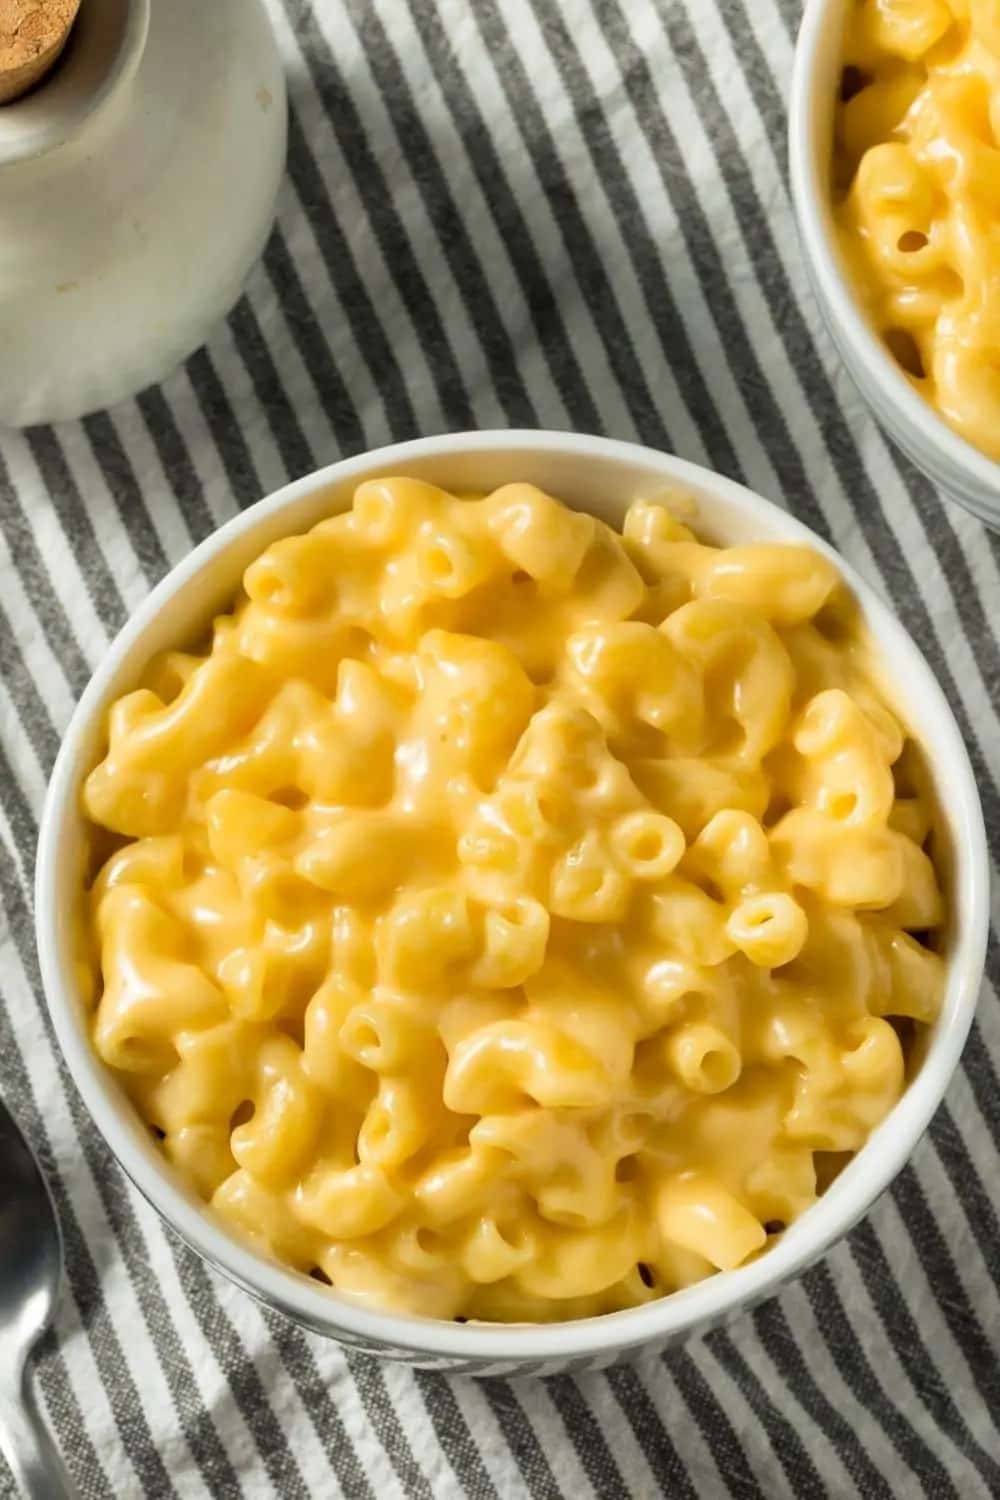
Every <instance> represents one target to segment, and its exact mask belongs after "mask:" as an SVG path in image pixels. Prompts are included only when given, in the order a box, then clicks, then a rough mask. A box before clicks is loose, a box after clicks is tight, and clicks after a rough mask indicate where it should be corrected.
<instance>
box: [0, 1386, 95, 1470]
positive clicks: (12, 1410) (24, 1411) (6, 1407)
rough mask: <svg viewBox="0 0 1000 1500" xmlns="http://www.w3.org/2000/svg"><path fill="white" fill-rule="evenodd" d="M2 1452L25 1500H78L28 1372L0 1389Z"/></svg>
mask: <svg viewBox="0 0 1000 1500" xmlns="http://www.w3.org/2000/svg"><path fill="white" fill-rule="evenodd" d="M0 1449H2V1451H3V1455H4V1457H5V1458H6V1460H7V1462H8V1464H9V1465H10V1467H11V1470H12V1471H13V1474H14V1478H15V1479H16V1480H17V1482H18V1484H19V1485H20V1487H21V1490H22V1492H23V1494H24V1496H25V1500H75V1496H76V1490H75V1488H74V1487H73V1484H72V1481H71V1480H70V1477H69V1475H68V1474H67V1472H66V1466H65V1465H64V1463H63V1461H62V1459H61V1457H60V1456H59V1450H58V1448H57V1447H56V1445H55V1443H54V1442H53V1441H52V1439H51V1437H50V1436H49V1430H48V1428H47V1427H46V1425H45V1421H44V1419H43V1417H42V1414H41V1412H40V1411H39V1409H38V1402H37V1401H36V1399H35V1392H34V1390H33V1388H32V1384H31V1381H30V1379H29V1377H28V1373H27V1370H25V1371H24V1372H23V1373H22V1375H21V1379H20V1381H17V1380H15V1381H14V1382H12V1384H11V1385H8V1384H7V1382H6V1381H4V1382H3V1384H2V1385H0Z"/></svg>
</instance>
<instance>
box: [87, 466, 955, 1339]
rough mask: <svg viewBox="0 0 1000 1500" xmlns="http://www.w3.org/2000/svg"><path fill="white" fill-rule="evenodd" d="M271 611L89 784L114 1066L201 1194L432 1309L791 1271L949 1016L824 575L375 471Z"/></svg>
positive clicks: (405, 1303)
mask: <svg viewBox="0 0 1000 1500" xmlns="http://www.w3.org/2000/svg"><path fill="white" fill-rule="evenodd" d="M244 582H245V595H243V596H242V597H241V598H240V599H239V600H238V601H237V602H236V604H235V606H234V609H233V611H232V613H230V614H228V615H225V616H223V617H222V618H221V619H219V620H217V621H216V623H215V627H214V631H213V636H212V640H211V643H210V644H209V645H208V646H207V647H205V649H203V650H199V651H195V652H191V653H189V652H182V651H178V652H173V653H170V654H168V655H167V656H165V657H163V658H161V659H160V660H158V661H157V662H155V663H154V664H153V665H152V666H151V668H150V670H149V672H148V674H147V677H146V680H145V682H144V684H143V686H142V687H140V688H139V689H138V690H137V691H136V692H133V693H131V694H129V695H127V696H126V697H124V698H122V699H121V700H120V701H119V702H117V703H116V704H115V705H114V707H113V708H112V710H111V714H110V718H109V747H108V750H107V754H106V756H105V758H104V759H103V760H102V761H101V763H100V764H99V765H98V766H97V767H96V768H95V769H94V771H93V772H92V773H91V775H90V777H89V778H88V780H87V783H86V787H85V793H84V802H85V808H86V811H87V813H88V815H89V817H90V818H91V819H92V820H93V822H94V823H95V824H96V825H99V826H100V828H101V829H104V830H108V831H110V835H111V836H112V837H111V841H110V844H109V845H108V846H107V847H105V848H104V849H103V850H102V856H101V857H102V858H103V860H104V862H103V865H102V867H101V868H100V870H99V873H98V874H97V875H96V878H95V879H94V881H93V884H92V889H91V891H90V894H89V897H88V900H89V903H90V906H89V910H90V912H91V915H92V931H93V934H94V937H95V972H97V973H98V974H99V981H98V983H97V985H96V993H95V999H94V1010H93V1038H94V1045H95V1046H96V1048H97V1050H98V1052H99V1053H100V1055H101V1056H102V1057H103V1058H104V1059H105V1061H106V1062H107V1063H108V1064H109V1065H110V1066H111V1067H112V1068H113V1069H115V1070H116V1072H117V1074H118V1076H119V1078H120V1079H121V1081H122V1082H123V1084H124V1086H125V1088H126V1089H127V1090H128V1092H129V1094H130V1095H131V1097H132V1099H133V1101H134V1103H135V1105H136V1107H137V1109H138V1110H139V1111H140V1113H141V1114H142V1116H143V1118H144V1119H145V1120H146V1121H147V1122H148V1123H149V1125H150V1127H151V1128H152V1129H153V1131H154V1132H155V1133H156V1135H157V1136H158V1137H159V1138H161V1140H162V1146H163V1150H164V1151H165V1152H166V1154H167V1156H168V1157H169V1158H170V1160H171V1161H172V1162H173V1163H174V1164H175V1166H176V1167H177V1168H179V1169H180V1171H181V1172H183V1173H184V1174H186V1176H187V1177H188V1179H189V1180H190V1181H191V1182H192V1183H193V1184H194V1186H195V1187H196V1188H197V1190H198V1191H199V1192H200V1193H201V1194H202V1195H203V1196H204V1197H205V1198H206V1199H208V1200H210V1202H211V1203H212V1205H213V1207H214V1209H215V1210H216V1212H217V1213H219V1214H220V1215H222V1216H223V1217H224V1219H225V1220H227V1221H228V1222H229V1223H230V1224H231V1225H232V1226H233V1227H234V1228H235V1229H237V1230H238V1231H240V1232H243V1233H245V1234H247V1235H249V1236H251V1237H252V1238H253V1239H254V1240H255V1241H256V1242H257V1243H258V1244H259V1245H260V1246H261V1247H262V1248H263V1249H264V1250H266V1251H267V1252H269V1253H271V1254H273V1255H274V1256H276V1257H277V1258H279V1259H280V1260H282V1261H284V1262H286V1263H287V1264H289V1265H291V1266H293V1267H295V1268H298V1269H299V1270H301V1271H304V1272H309V1273H312V1274H313V1275H315V1276H317V1277H318V1278H319V1279H321V1280H324V1281H328V1282H330V1283H331V1284H332V1285H333V1286H334V1287H335V1288H337V1289H338V1291H340V1292H341V1293H344V1294H346V1295H350V1296H353V1297H356V1298H362V1299H366V1300H368V1301H370V1302H371V1303H372V1304H374V1305H376V1306H378V1307H383V1308H393V1309H402V1310H409V1311H416V1312H420V1313H424V1314H429V1315H432V1316H436V1317H443V1318H451V1317H463V1318H469V1317H475V1318H486V1319H501V1320H508V1319H539V1320H544V1319H558V1318H569V1317H580V1316H585V1315H589V1314H593V1313H600V1312H603V1311H608V1310H611V1309H615V1308H620V1307H625V1306H629V1305H632V1304H635V1303H639V1302H642V1301H645V1300H648V1299H650V1298H653V1297H657V1296H659V1295H662V1294H663V1293H665V1292H669V1291H671V1290H673V1289H675V1288H677V1287H680V1286H683V1285H686V1284H688V1283H690V1282H692V1281H695V1280H697V1279H699V1278H701V1277H704V1276H707V1275H709V1274H710V1273H712V1272H713V1271H715V1270H717V1269H726V1268H730V1267H734V1266H737V1265H739V1264H740V1263H741V1262H743V1261H745V1260H747V1259H748V1258H749V1257H752V1256H754V1255H756V1254H758V1253H759V1252H760V1251H762V1250H763V1249H764V1248H765V1247H766V1246H767V1244H768V1241H769V1239H770V1238H771V1237H772V1236H774V1235H777V1234H779V1233H780V1232H781V1230H782V1228H783V1227H784V1226H786V1225H787V1224H789V1223H790V1222H791V1221H792V1220H794V1219H795V1218H797V1217H798V1216H799V1215H800V1214H801V1213H803V1212H804V1211H805V1210H806V1209H808V1207H809V1206H810V1204H812V1203H814V1202H815V1200H816V1197H817V1195H818V1194H819V1193H820V1192H821V1191H822V1189H823V1187H824V1185H825V1184H826V1183H827V1182H828V1181H829V1179H830V1177H831V1176H832V1175H833V1174H834V1173H835V1172H836V1171H837V1169H838V1167H839V1166H840V1165H841V1164H842V1163H843V1161H844V1160H845V1159H846V1158H847V1156H848V1155H849V1154H850V1153H853V1152H855V1151H857V1150H858V1149H859V1147H860V1146H861V1145H863V1143H864V1141H865V1139H866V1138H867V1136H868V1134H869V1132H870V1131H871V1130H872V1128H873V1127H874V1126H875V1125H876V1124H878V1123H879V1121H880V1120H882V1119H883V1117H884V1116H885V1115H886V1113H887V1112H888V1111H889V1109H890V1108H891V1107H892V1105H893V1104H894V1103H895V1101H896V1099H897V1098H898V1096H899V1094H900V1092H901V1090H902V1088H903V1087H904V1077H905V1056H904V1053H905V1046H904V1042H905V1039H906V1038H907V1035H908V1033H909V1031H911V1030H912V1029H913V1027H914V1025H920V1024H922V1023H927V1022H930V1021H931V1020H932V1019H933V1018H934V1016H935V1014H936V1012H937V1008H938V1005H939V1000H940V993H941V987H942V961H941V959H940V958H939V957H938V956H937V954H936V953H935V952H934V951H932V948H931V947H930V946H928V942H927V939H928V934H930V933H932V932H933V930H934V929H935V928H937V927H938V926H939V924H940V923H941V922H942V918H943V912H942V898H941V894H940V891H939V887H938V881H937V878H936V876H935V870H934V867H933V864H932V861H931V858H930V857H929V855H928V852H927V850H928V849H929V848H933V833H932V822H933V818H932V808H931V805H930V802H929V799H928V797H927V796H926V795H925V794H924V793H923V792H922V791H921V778H920V775H919V768H918V765H917V757H916V756H915V755H914V752H913V747H912V746H910V745H909V744H908V743H907V741H906V737H905V734H904V732H903V731H902V730H901V728H900V726H899V725H898V723H897V722H896V720H895V719H894V718H893V716H892V715H891V714H890V713H889V712H888V710H887V709H886V708H885V706H884V705H883V703H882V702H881V700H880V698H879V696H878V694H877V693H876V691H875V690H874V688H873V686H872V684H871V682H870V680H869V678H868V677H867V675H866V674H865V671H864V668H863V653H862V651H861V643H860V641H858V640H857V638H856V636H855V634H854V630H853V626H852V613H851V608H850V604H849V601H847V600H846V599H845V598H844V597H843V594H842V590H841V588H840V585H839V582H838V578H837V574H836V571H835V569H834V568H833V566H832V565H831V564H830V563H829V562H828V561H827V560H826V559H824V558H823V557H821V556H819V555H818V554H815V553H813V552H812V551H810V550H808V549H806V548H803V547H798V546H781V545H764V544H761V545H749V546H738V547H732V548H729V549H717V548H715V547H710V546H705V545H702V544H700V543H699V542H698V541H697V540H696V539H695V538H694V536H693V535H692V533H691V532H690V531H689V530H687V529H686V528H685V527H684V526H683V525H681V524H680V523H679V522H678V521H677V520H675V519H674V517H673V516H672V515H671V513H670V512H669V511H668V510H666V509H665V508H663V507H661V506H659V505H657V504H652V503H647V502H643V501H638V502H636V503H635V504H634V505H633V506H632V508H631V509H630V511H629V513H628V516H627V520H626V522H625V527H624V535H623V536H622V537H619V536H618V535H617V534H615V533H614V532H612V531H611V530H610V529H609V528H608V527H607V526H605V525H604V524H602V523H601V522H599V521H596V520H595V519H593V518H592V517H590V516H588V515H584V514H581V513H578V512H574V511H571V510H568V509H566V508H565V507H563V506H562V505H561V504H559V503H558V502H557V501H555V500H553V499H551V498H550V497H548V496H546V495H544V494H543V493H541V492H540V491H539V490H537V489H535V488H533V487H531V486H529V485H526V484H516V485H508V486H506V487H504V488H502V489H500V490H497V491H496V492H495V493H493V494H491V495H489V496H487V497H486V498H485V499H475V500H473V499H469V500H463V499H458V498H455V497H453V496H451V495H448V494H446V493H444V492H442V491H440V490H437V489H435V488H433V487H432V486H430V485H427V484H424V483H421V482H417V481H413V480H406V479H381V480H374V481H372V480H370V481H367V482H365V483H364V484H362V485H360V486H359V488H358V489H357V491H356V493H355V496H354V504H353V509H352V510H351V511H350V512H349V513H347V514H344V515H338V516H335V517H333V518H331V519H329V520H326V521H323V522H321V523H320V524H319V525H318V526H316V527H315V528H314V529H313V530H312V531H310V532H309V533H307V534H306V535H304V536H296V537H290V538H287V539H286V540H284V541H281V542H278V543H276V544H275V545H273V546H272V547H270V548H269V549H268V550H267V551H266V552H265V553H264V554H263V555H262V556H261V557H260V558H259V559H258V560H257V561H256V562H255V563H253V564H252V566H251V567H250V568H249V569H248V570H247V572H246V575H245V580H244ZM102 838H107V835H106V834H101V833H99V832H98V830H96V829H95V840H96V841H98V842H99V841H100V840H101V839H102ZM109 849H110V852H109Z"/></svg>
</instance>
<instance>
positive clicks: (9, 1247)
mask: <svg viewBox="0 0 1000 1500" xmlns="http://www.w3.org/2000/svg"><path fill="white" fill-rule="evenodd" d="M62 1259H63V1257H62V1237H61V1235H60V1233H59V1221H58V1220H57V1218H56V1211H55V1207H54V1205H53V1202H52V1199H51V1197H50V1195H49V1190H48V1186H47V1185H46V1182H45V1178H44V1177H43V1176H42V1172H41V1168H40V1167H39V1165H38V1163H37V1161H36V1160H35V1158H34V1156H33V1155H32V1153H31V1150H30V1148H29V1146H28V1143H27V1141H26V1140H25V1139H24V1136H23V1135H22V1134H21V1132H20V1130H19V1129H18V1127H17V1125H16V1124H15V1123H14V1120H13V1119H12V1118H11V1115H10V1114H9V1112H8V1110H7V1106H6V1105H5V1104H4V1102H3V1100H2V1099H0V1449H2V1450H3V1454H4V1457H5V1458H6V1460H7V1462H8V1463H9V1464H10V1467H11V1469H12V1470H13V1473H14V1478H15V1479H16V1480H18V1482H19V1483H20V1485H21V1488H22V1489H23V1491H24V1493H25V1495H26V1496H27V1497H28V1500H71V1497H72V1496H73V1495H74V1493H75V1491H74V1490H73V1487H72V1485H71V1483H70V1480H69V1476H68V1475H67V1473H66V1470H65V1468H64V1466H63V1461H62V1459H61V1458H60V1457H59V1453H58V1451H57V1449H56V1446H55V1444H54V1443H53V1441H52V1439H51V1437H50V1436H49V1433H48V1430H47V1428H46V1426H45V1423H44V1421H43V1420H42V1415H41V1412H40V1411H39V1409H38V1404H37V1402H36V1400H35V1393H34V1390H33V1388H32V1384H31V1379H30V1376H29V1374H28V1362H29V1359H30V1357H31V1354H32V1351H33V1350H34V1348H35V1345H36V1344H37V1343H38V1340H39V1339H40V1338H41V1336H42V1334H43V1333H44V1331H45V1329H46V1328H47V1326H48V1324H49V1320H50V1319H51V1317H52V1312H53V1309H54V1307H55V1304H56V1298H57V1297H58V1295H59V1282H60V1280H61V1278H62Z"/></svg>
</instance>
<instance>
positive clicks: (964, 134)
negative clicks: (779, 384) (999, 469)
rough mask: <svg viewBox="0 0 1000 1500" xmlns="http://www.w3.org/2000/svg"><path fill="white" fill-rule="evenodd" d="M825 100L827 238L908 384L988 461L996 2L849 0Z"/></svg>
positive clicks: (998, 40) (997, 335)
mask: <svg viewBox="0 0 1000 1500" xmlns="http://www.w3.org/2000/svg"><path fill="white" fill-rule="evenodd" d="M844 64H845V67H844V71H843V74H842V87H841V102H840V104H839V106H838V109H837V122H836V147H835V159H834V178H835V185H837V186H839V188H840V189H842V190H843V196H842V198H841V199H840V200H839V202H838V203H837V205H836V217H837V222H838V227H839V231H840V243H841V247H842V249H843V251H844V254H845V257H846V259H847V262H848V267H849V269H850V271H851V273H852V279H853V281H854V283H855V286H856V287H857V289H858V291H859V293H860V296H861V299H862V302H863V303H864V305H865V307H866V310H867V312H868V314H869V316H870V317H871V319H872V321H873V323H874V324H875V327H876V329H877V331H878V333H879V334H880V336H881V337H882V338H883V339H884V341H885V343H886V345H887V346H888V348H889V350H890V352H891V353H892V354H893V355H894V357H895V359H896V360H897V362H898V363H899V365H900V366H901V367H902V369H903V370H904V371H905V372H906V374H907V375H908V376H909V377H910V380H911V382H912V383H913V385H914V386H915V388H916V389H917V390H919V391H921V392H922V393H923V395H924V396H926V398H927V399H928V401H930V402H931V403H932V405H934V406H936V407H937V408H938V409H939V410H940V412H941V413H942V415H943V416H944V417H946V418H947V420H948V421H949V422H950V423H951V425H952V427H954V428H955V430H956V431H957V432H958V433H960V435H961V436H962V437H964V438H967V439H968V441H969V442H970V443H974V444H975V445H976V446H977V447H979V448H981V449H982V450H983V451H984V452H985V453H987V454H988V455H989V456H990V457H992V458H998V459H1000V8H998V7H997V5H996V4H995V3H993V0H879V3H874V0H852V4H851V6H850V8H849V10H848V13H847V23H846V28H845V35H844Z"/></svg>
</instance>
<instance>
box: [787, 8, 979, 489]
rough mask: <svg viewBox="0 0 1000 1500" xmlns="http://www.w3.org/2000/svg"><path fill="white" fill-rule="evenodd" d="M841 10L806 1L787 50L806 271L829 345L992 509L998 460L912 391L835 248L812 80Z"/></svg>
mask: <svg viewBox="0 0 1000 1500" xmlns="http://www.w3.org/2000/svg"><path fill="white" fill-rule="evenodd" d="M849 3H850V0H806V7H805V12H804V14H803V17H802V21H801V24H800V26H799V32H798V37H797V39H796V43H795V55H794V58H793V62H792V80H791V88H790V91H789V100H788V175H789V183H790V186H791V198H792V206H793V208H794V211H795V217H796V220H797V223H798V229H799V239H800V243H801V245H802V250H803V255H804V258H805V261H806V266H807V269H808V270H809V272H810V275H811V277H812V279H813V281H814V282H815V284H816V290H817V292H818V294H819V299H820V303H821V306H823V310H824V311H825V312H826V313H827V321H828V322H829V323H830V324H831V325H832V328H831V331H832V332H833V333H834V335H835V342H836V341H837V339H843V341H844V342H845V343H846V344H847V345H849V346H850V347H851V349H852V351H853V354H854V356H855V358H856V359H857V360H858V362H859V363H860V364H861V365H862V366H863V367H867V368H868V369H870V370H871V371H872V373H873V375H874V377H875V379H876V380H877V382H878V385H879V389H880V392H881V394H882V396H883V397H884V399H885V401H886V403H887V404H889V405H890V406H891V407H892V408H893V409H894V414H895V416H896V419H897V421H898V422H899V423H900V425H901V426H902V427H904V428H906V429H908V430H910V431H913V430H915V431H917V432H918V433H920V434H921V435H922V438H923V440H924V442H925V443H926V444H928V445H929V446H931V447H932V448H934V449H936V450H937V452H938V454H939V455H940V457H941V459H942V460H943V461H944V462H945V463H946V464H948V465H950V466H951V468H952V469H953V470H957V471H958V472H959V473H960V474H961V475H963V476H964V477H965V478H966V479H967V480H969V481H971V482H972V483H973V484H975V485H977V486H980V487H982V488H983V489H985V490H986V492H987V493H989V492H992V493H993V494H994V495H995V496H996V504H997V507H998V510H1000V460H997V459H993V458H990V456H989V455H988V454H987V453H984V452H983V451H982V450H981V449H980V448H977V447H976V445H975V444H974V443H971V442H970V441H969V440H968V438H964V437H962V436H961V435H960V434H959V433H957V432H956V431H955V429H954V428H953V427H951V426H950V425H949V423H948V422H947V421H946V420H945V418H944V417H943V416H942V415H941V413H940V412H939V411H938V409H937V407H936V406H933V405H932V404H931V402H930V401H927V400H926V399H925V398H924V397H923V396H921V395H920V394H919V393H918V392H917V391H915V390H914V389H913V387H912V386H911V384H910V382H909V381H908V380H907V378H906V376H905V375H904V374H903V372H902V371H901V370H900V368H899V366H898V365H897V363H896V361H895V360H894V359H893V358H892V355H891V354H890V353H889V351H888V350H887V349H886V348H885V346H884V344H883V343H882V341H881V339H879V338H878V337H877V336H876V334H875V332H874V330H873V329H872V327H871V325H870V324H869V322H868V320H867V318H865V316H864V313H863V312H862V310H861V305H860V302H859V299H858V296H857V294H856V293H855V291H854V290H853V288H852V286H851V281H850V275H849V273H848V270H847V267H846V266H845V264H844V261H843V258H842V256H841V254H840V251H839V249H838V248H837V235H836V230H835V226H834V223H833V216H832V213H831V211H830V198H829V193H828V191H827V186H826V183H825V181H824V170H823V165H822V164H821V162H820V149H819V146H820V141H821V140H822V138H823V132H824V128H825V117H824V111H825V110H826V109H827V108H830V109H832V107H833V100H832V97H831V98H830V99H826V98H825V97H824V96H823V95H822V94H821V92H820V90H819V88H818V86H817V81H816V74H817V72H818V71H819V70H820V69H821V67H822V65H823V64H824V62H826V61H827V59H828V51H829V49H830V48H832V47H834V46H836V47H838V48H839V47H840V46H841V44H842V28H843V18H844V12H845V9H846V6H847V5H848V4H849ZM852 373H853V372H852ZM862 394H863V395H865V393H864V392H862ZM865 399H866V400H867V399H868V398H867V396H866V395H865Z"/></svg>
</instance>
